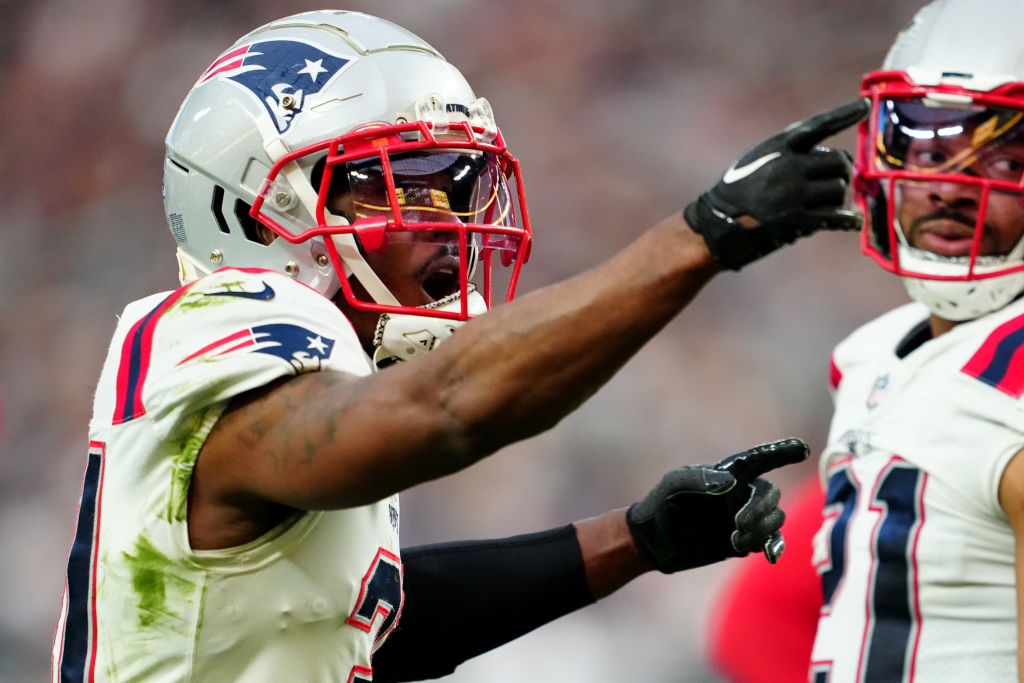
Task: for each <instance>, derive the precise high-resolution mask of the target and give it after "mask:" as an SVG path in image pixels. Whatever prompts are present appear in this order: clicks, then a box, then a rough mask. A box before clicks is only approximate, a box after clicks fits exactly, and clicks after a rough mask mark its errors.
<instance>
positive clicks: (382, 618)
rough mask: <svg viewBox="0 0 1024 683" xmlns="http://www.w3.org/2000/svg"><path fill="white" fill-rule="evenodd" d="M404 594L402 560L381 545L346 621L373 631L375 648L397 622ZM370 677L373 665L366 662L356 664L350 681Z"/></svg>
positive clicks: (350, 674) (353, 682) (350, 675)
mask: <svg viewBox="0 0 1024 683" xmlns="http://www.w3.org/2000/svg"><path fill="white" fill-rule="evenodd" d="M403 597H404V595H403V593H402V561H401V560H400V559H399V558H398V556H397V555H394V554H393V553H389V552H388V551H387V550H384V549H383V548H380V549H379V550H378V551H377V556H376V557H375V558H374V559H373V564H371V565H370V569H369V571H367V572H366V575H365V576H363V585H362V590H360V592H359V599H358V600H357V601H356V606H355V608H354V609H353V610H352V614H350V615H349V616H348V619H346V620H345V623H347V624H349V625H351V626H355V627H356V628H358V629H359V630H361V631H365V632H366V633H370V634H372V636H373V641H374V645H373V649H374V650H376V649H377V648H378V647H379V646H380V645H381V643H383V642H384V639H385V638H387V636H388V634H389V633H391V629H393V628H394V627H395V625H396V624H397V623H398V615H399V614H400V613H401V611H402V600H403ZM378 617H379V618H378ZM371 680H373V669H372V668H370V667H365V666H356V667H353V668H352V671H351V673H349V676H348V681H349V683H356V682H357V681H371Z"/></svg>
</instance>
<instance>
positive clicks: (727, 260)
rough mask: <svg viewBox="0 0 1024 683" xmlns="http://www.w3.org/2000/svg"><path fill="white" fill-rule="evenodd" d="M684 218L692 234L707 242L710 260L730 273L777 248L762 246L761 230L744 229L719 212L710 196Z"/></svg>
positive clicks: (686, 211) (687, 210)
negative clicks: (709, 198)
mask: <svg viewBox="0 0 1024 683" xmlns="http://www.w3.org/2000/svg"><path fill="white" fill-rule="evenodd" d="M683 217H684V218H685V219H686V222H687V223H688V224H689V225H690V227H691V228H692V229H693V231H694V232H696V233H697V234H699V235H701V236H702V237H703V238H704V241H705V242H706V243H707V245H708V250H709V251H710V252H711V258H713V259H715V261H716V262H717V263H718V264H719V265H721V266H722V267H723V268H728V269H729V270H739V269H741V268H742V267H743V266H745V265H747V264H748V263H751V262H752V261H756V260H757V259H759V258H761V257H762V256H764V255H766V254H768V253H770V252H771V251H772V250H773V249H774V248H775V247H776V246H777V245H775V244H761V242H762V241H763V237H764V235H763V232H762V231H761V230H760V229H758V228H745V227H743V226H742V225H740V223H739V222H737V221H736V220H734V219H733V218H732V217H731V216H728V215H726V214H724V213H722V212H721V211H717V210H716V209H715V208H714V207H713V206H712V204H711V202H710V201H709V200H708V199H707V193H705V194H702V195H701V196H700V197H698V198H697V200H696V201H694V202H691V203H690V204H689V206H687V207H686V208H685V209H684V210H683ZM759 233H760V234H759Z"/></svg>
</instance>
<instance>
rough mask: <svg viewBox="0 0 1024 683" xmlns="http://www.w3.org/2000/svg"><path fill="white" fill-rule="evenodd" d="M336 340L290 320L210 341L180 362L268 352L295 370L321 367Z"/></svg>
mask: <svg viewBox="0 0 1024 683" xmlns="http://www.w3.org/2000/svg"><path fill="white" fill-rule="evenodd" d="M333 348H334V340H333V339H329V338H328V337H325V336H323V335H321V334H317V333H316V332H313V331H311V330H307V329H306V328H305V327H301V326H299V325H291V324H288V323H276V324H270V325H257V326H255V327H251V328H247V329H244V330H241V331H239V332H235V333H234V334H229V335H228V336H226V337H223V338H221V339H218V340H217V341H215V342H213V343H212V344H207V345H206V346H204V347H203V348H201V349H199V350H198V351H196V352H195V353H193V354H192V355H190V356H188V357H187V358H185V359H184V360H182V361H181V362H180V363H178V365H184V364H185V363H187V362H189V361H190V360H193V359H195V358H199V357H200V356H205V357H207V358H217V357H221V356H226V355H228V354H230V353H234V352H243V353H265V354H267V355H269V356H276V357H277V358H280V359H281V360H283V361H285V362H287V363H289V364H290V365H291V366H292V368H293V369H294V370H295V373H296V374H298V373H300V372H310V371H314V370H319V369H320V368H321V366H322V365H323V363H324V361H326V360H327V359H328V358H330V356H331V350H332V349H333Z"/></svg>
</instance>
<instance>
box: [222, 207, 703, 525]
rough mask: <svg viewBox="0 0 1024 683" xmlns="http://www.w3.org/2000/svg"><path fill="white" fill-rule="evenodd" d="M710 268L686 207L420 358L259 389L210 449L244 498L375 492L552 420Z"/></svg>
mask: <svg viewBox="0 0 1024 683" xmlns="http://www.w3.org/2000/svg"><path fill="white" fill-rule="evenodd" d="M715 272H717V266H716V265H715V264H714V262H713V261H712V260H711V258H710V254H709V253H708V251H707V248H706V246H705V244H704V242H703V239H702V238H701V237H700V236H698V235H696V234H694V233H693V232H692V231H690V230H689V229H688V228H687V227H686V225H685V222H684V221H683V220H682V218H680V217H675V218H673V219H669V220H666V221H665V222H663V223H662V224H661V225H659V226H658V227H656V228H654V229H652V230H651V231H650V232H648V233H647V234H645V235H644V236H643V237H641V238H640V239H639V240H637V241H636V242H635V243H634V244H632V245H631V246H629V247H627V248H626V249H625V250H623V251H622V252H620V253H619V254H618V255H617V256H616V257H614V258H613V259H612V260H610V261H608V262H607V263H605V264H604V265H602V266H600V267H598V268H596V269H594V270H592V271H590V272H588V273H585V274H583V275H581V276H578V277H576V278H574V279H572V280H569V281H566V282H564V283H560V284H557V285H553V286H551V287H548V288H546V289H544V290H541V291H539V292H536V293H535V294H533V295H530V296H526V297H523V298H522V299H519V300H516V301H514V302H512V303H509V304H505V305H502V306H499V307H497V308H496V309H494V310H493V311H491V312H489V313H488V314H486V315H484V316H481V317H480V318H478V319H475V320H473V321H471V322H470V323H468V324H467V325H465V326H464V327H463V328H461V329H460V330H459V331H458V332H457V333H456V334H455V335H453V336H452V338H451V339H449V340H448V341H446V342H445V343H444V344H443V345H442V346H441V347H439V348H438V349H436V350H435V351H432V352H431V353H430V354H429V355H427V356H425V357H423V358H421V359H417V360H414V361H410V362H406V363H401V364H398V365H396V366H394V367H392V368H388V369H387V370H384V371H382V372H380V373H377V374H376V375H373V376H371V377H365V378H354V377H351V376H348V375H343V374H342V373H333V372H319V373H310V374H307V375H303V376H300V377H296V378H292V379H290V380H288V381H285V382H283V383H280V384H279V385H277V386H275V387H273V389H272V390H270V391H263V392H255V394H254V396H251V397H247V398H246V399H244V400H241V401H238V402H236V406H235V408H236V409H233V410H231V411H229V412H228V413H227V414H225V416H224V417H223V418H221V421H220V424H218V426H217V427H216V428H215V430H214V433H212V434H211V435H210V439H209V440H208V441H207V445H206V447H204V451H205V452H210V451H213V450H215V449H220V450H222V451H224V452H225V456H224V457H223V462H224V463H225V464H224V467H225V468H227V470H230V471H231V472H234V473H236V474H235V475H233V476H231V477H224V478H223V479H225V481H229V482H230V483H231V486H233V487H240V488H241V489H242V490H241V491H239V492H238V493H239V494H240V495H243V496H245V495H249V494H250V493H255V495H256V497H257V498H261V499H262V498H266V499H270V500H273V501H276V502H279V503H283V504H286V505H289V506H292V507H298V508H304V509H311V508H337V507H350V506H354V505H362V504H365V503H368V502H371V501H374V500H379V499H381V498H383V497H384V496H387V495H390V494H392V493H395V492H397V491H401V490H403V489H406V488H409V487H410V486H414V485H416V484H419V483H421V482H424V481H428V480H430V479H434V478H437V477H440V476H443V475H446V474H450V473H451V472H454V471H457V470H459V469H462V468H464V467H466V466H468V465H470V464H472V463H474V462H476V461H477V460H479V459H481V458H483V457H486V456H487V455H489V454H490V453H493V452H494V451H495V450H497V449H499V448H501V447H502V446H505V445H507V444H509V443H513V442H515V441H518V440H520V439H523V438H526V437H528V436H531V435H533V434H536V433H539V432H541V431H543V430H544V429H546V428H548V427H551V426H553V425H554V424H555V423H557V422H558V421H559V420H560V419H561V418H562V417H564V416H565V415H566V414H568V413H569V412H570V411H571V410H572V409H573V408H575V407H576V406H578V405H579V404H580V403H582V402H583V401H584V400H585V399H586V398H587V397H589V396H590V395H591V394H592V393H593V392H595V391H596V390H597V389H598V388H599V387H600V386H601V385H603V384H604V383H605V382H606V381H607V380H608V378H609V377H611V376H612V375H613V374H614V373H615V372H616V371H617V370H618V369H619V368H620V367H621V366H622V365H623V364H624V363H625V362H626V361H627V360H628V359H629V358H630V357H631V356H632V355H633V354H634V353H636V351H637V350H638V349H640V347H641V346H642V345H643V344H644V343H645V342H646V341H647V340H648V339H650V338H651V337H652V336H653V335H654V334H655V333H656V332H657V331H658V330H659V329H661V328H662V327H663V326H664V325H665V323H667V322H668V321H669V320H671V318H672V317H673V316H674V315H675V314H676V313H678V312H679V311H680V310H681V309H682V308H683V306H685V305H686V303H687V302H689V301H690V299H691V298H692V297H693V296H694V295H695V294H696V293H697V291H698V290H699V289H700V288H701V286H703V285H704V284H705V283H706V282H707V281H708V280H709V279H710V278H711V277H712V275H714V273H715ZM243 456H244V457H243ZM213 459H214V458H212V457H210V458H207V460H208V461H209V460H213ZM238 462H245V468H244V472H245V474H246V477H241V476H238V474H237V473H238V467H237V466H236V465H237V463H238ZM207 465H209V462H208V463H207ZM227 470H226V471H227Z"/></svg>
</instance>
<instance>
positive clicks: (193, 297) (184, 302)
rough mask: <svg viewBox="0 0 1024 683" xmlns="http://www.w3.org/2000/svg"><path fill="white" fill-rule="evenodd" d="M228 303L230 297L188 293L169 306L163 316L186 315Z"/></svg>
mask: <svg viewBox="0 0 1024 683" xmlns="http://www.w3.org/2000/svg"><path fill="white" fill-rule="evenodd" d="M229 303H231V297H229V296H206V294H205V293H204V292H192V291H190V292H188V293H187V294H185V296H183V297H181V298H180V299H179V300H178V301H177V302H176V303H175V304H174V305H173V306H171V307H170V309H168V310H167V312H166V313H164V315H165V316H166V315H168V314H170V313H188V312H189V311H195V310H198V309H201V308H211V307H213V306H223V305H224V304H229Z"/></svg>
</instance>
